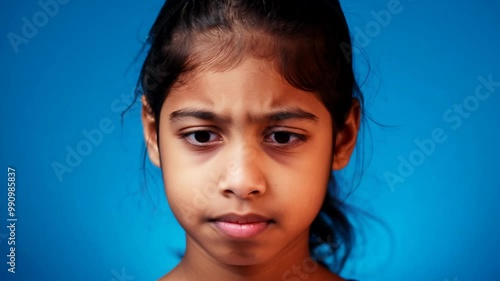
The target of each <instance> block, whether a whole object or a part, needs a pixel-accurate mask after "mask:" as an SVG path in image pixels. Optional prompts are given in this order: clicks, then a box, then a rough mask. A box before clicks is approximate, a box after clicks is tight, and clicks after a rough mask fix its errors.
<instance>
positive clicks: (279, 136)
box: [274, 132, 292, 144]
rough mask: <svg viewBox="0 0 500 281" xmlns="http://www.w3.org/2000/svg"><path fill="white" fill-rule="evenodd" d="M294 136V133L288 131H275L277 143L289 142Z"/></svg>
mask: <svg viewBox="0 0 500 281" xmlns="http://www.w3.org/2000/svg"><path fill="white" fill-rule="evenodd" d="M291 138H292V135H291V134H290V133H288V132H276V133H274V139H275V140H276V142H277V143H281V144H283V143H288V142H289V141H290V139H291Z"/></svg>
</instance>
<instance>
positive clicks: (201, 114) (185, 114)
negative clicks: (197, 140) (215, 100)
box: [170, 107, 319, 124]
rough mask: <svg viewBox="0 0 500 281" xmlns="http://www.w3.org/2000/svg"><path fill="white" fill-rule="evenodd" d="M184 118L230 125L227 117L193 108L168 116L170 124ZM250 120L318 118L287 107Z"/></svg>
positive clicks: (313, 119)
mask: <svg viewBox="0 0 500 281" xmlns="http://www.w3.org/2000/svg"><path fill="white" fill-rule="evenodd" d="M186 118H196V119H201V120H205V121H212V122H216V123H225V124H227V123H231V120H230V118H229V117H226V116H221V115H217V114H216V113H214V112H212V111H208V110H201V109H195V108H183V109H179V110H176V111H174V112H172V113H171V114H170V122H171V123H176V122H180V121H182V120H183V119H186ZM251 119H252V120H262V119H264V120H269V121H273V122H277V121H284V120H291V119H295V120H305V121H311V122H315V123H316V122H317V121H318V120H319V118H318V117H317V116H316V115H314V114H312V113H310V112H307V111H304V110H303V109H301V108H299V107H287V108H285V109H281V110H278V111H276V112H271V113H269V114H264V115H262V116H258V117H252V118H251Z"/></svg>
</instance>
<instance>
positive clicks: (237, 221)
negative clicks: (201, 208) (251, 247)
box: [209, 213, 274, 239]
mask: <svg viewBox="0 0 500 281" xmlns="http://www.w3.org/2000/svg"><path fill="white" fill-rule="evenodd" d="M209 222H211V223H212V224H213V225H214V226H215V227H216V228H217V230H219V231H220V232H222V233H223V234H224V235H226V236H228V237H230V238H239V239H248V238H253V237H255V236H257V235H259V234H261V233H262V232H264V231H265V230H266V229H267V228H268V227H269V225H270V224H272V223H274V221H273V220H272V219H270V218H267V217H265V216H261V215H258V214H245V215H238V214H234V213H232V214H226V215H222V216H219V217H217V218H214V219H210V220H209Z"/></svg>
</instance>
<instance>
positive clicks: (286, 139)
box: [264, 131, 307, 148]
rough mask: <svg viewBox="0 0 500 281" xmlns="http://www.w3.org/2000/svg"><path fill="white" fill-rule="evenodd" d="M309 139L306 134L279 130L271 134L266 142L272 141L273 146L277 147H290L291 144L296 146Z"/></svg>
mask: <svg viewBox="0 0 500 281" xmlns="http://www.w3.org/2000/svg"><path fill="white" fill-rule="evenodd" d="M306 140H307V137H306V136H304V135H300V134H296V133H292V132H287V131H277V132H274V133H271V134H269V135H268V136H267V137H266V138H265V139H264V142H266V143H270V144H271V145H273V146H277V147H283V148H286V147H290V146H296V145H299V144H301V143H302V142H305V141H306Z"/></svg>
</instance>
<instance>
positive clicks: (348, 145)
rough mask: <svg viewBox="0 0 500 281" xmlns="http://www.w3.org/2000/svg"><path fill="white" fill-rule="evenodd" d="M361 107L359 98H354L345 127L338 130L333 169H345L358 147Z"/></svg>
mask: <svg viewBox="0 0 500 281" xmlns="http://www.w3.org/2000/svg"><path fill="white" fill-rule="evenodd" d="M360 114H361V108H360V105H359V100H358V99H356V98H355V99H353V101H352V105H351V110H350V111H349V114H348V115H347V118H346V120H345V122H344V128H342V130H341V131H339V132H337V136H336V139H335V151H334V156H333V164H332V169H333V170H340V169H343V168H344V167H345V166H347V164H348V163H349V159H350V158H351V155H352V152H353V151H354V148H355V147H356V139H357V137H358V130H359V123H360V118H361V116H360Z"/></svg>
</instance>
